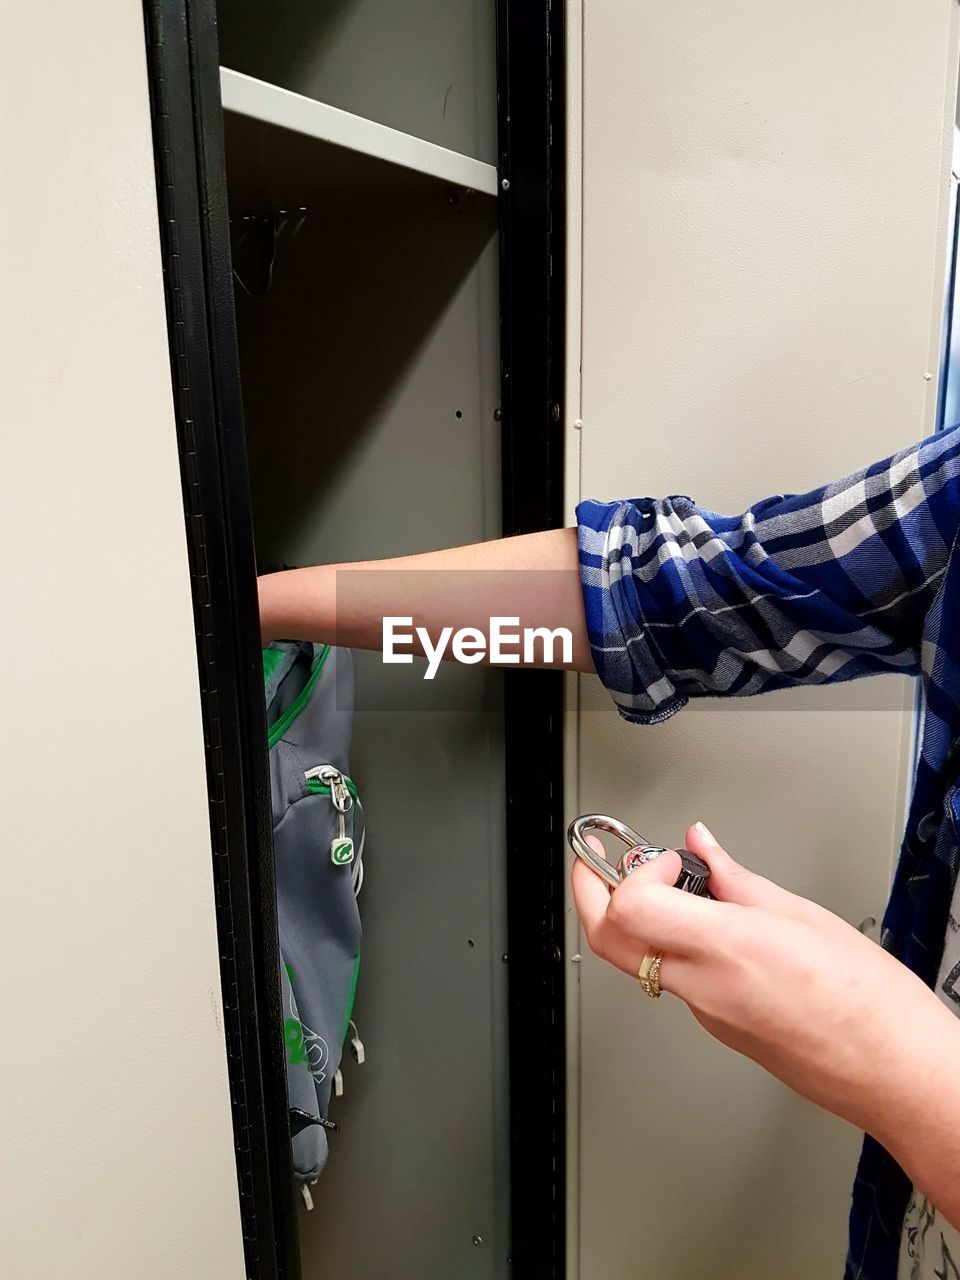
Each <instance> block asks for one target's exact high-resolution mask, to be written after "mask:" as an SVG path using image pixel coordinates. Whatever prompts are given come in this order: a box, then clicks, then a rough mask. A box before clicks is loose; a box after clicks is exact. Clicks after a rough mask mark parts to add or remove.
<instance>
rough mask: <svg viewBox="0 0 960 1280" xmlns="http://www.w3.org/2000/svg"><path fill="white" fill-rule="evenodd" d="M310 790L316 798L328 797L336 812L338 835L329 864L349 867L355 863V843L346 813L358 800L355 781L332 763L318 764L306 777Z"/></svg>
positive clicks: (331, 844)
mask: <svg viewBox="0 0 960 1280" xmlns="http://www.w3.org/2000/svg"><path fill="white" fill-rule="evenodd" d="M304 777H305V778H306V781H307V790H308V791H310V792H311V793H312V794H313V795H317V796H329V797H330V799H331V800H332V801H333V807H334V809H336V811H337V834H336V836H334V838H333V840H332V841H331V843H330V861H331V862H332V863H333V864H334V865H335V866H338V867H346V866H349V865H350V863H351V862H353V855H354V848H353V840H352V839H351V838H350V836H348V835H347V814H348V813H349V812H350V810H351V809H352V808H353V806H354V803H355V802H358V801H359V796H358V795H357V788H356V785H355V784H354V782H353V779H352V778H348V777H347V776H346V774H344V773H341V771H340V770H339V769H338V768H336V766H335V765H332V764H318V765H317V766H316V768H315V769H308V770H307V772H306V774H305V775H304Z"/></svg>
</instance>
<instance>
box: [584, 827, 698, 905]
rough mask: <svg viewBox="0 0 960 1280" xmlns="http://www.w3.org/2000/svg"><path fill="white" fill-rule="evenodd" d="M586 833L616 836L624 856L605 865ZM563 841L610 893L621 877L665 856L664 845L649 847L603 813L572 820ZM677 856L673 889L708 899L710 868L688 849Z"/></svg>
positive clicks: (639, 837)
mask: <svg viewBox="0 0 960 1280" xmlns="http://www.w3.org/2000/svg"><path fill="white" fill-rule="evenodd" d="M588 831H606V832H607V833H608V834H610V835H612V836H616V838H617V839H618V840H620V841H622V842H623V843H624V844H625V845H626V846H627V848H626V852H625V853H624V854H623V855H622V856H621V857H620V858H619V860H618V861H617V863H616V864H614V863H611V862H608V861H607V859H606V858H605V857H604V856H603V854H602V853H600V852H598V851H597V850H596V849H594V848H592V847H591V846H590V845H589V844H588V843H587V840H586V834H587V832H588ZM567 840H568V841H569V842H570V847H571V848H572V849H573V851H574V853H575V854H576V855H577V857H578V858H579V859H580V860H581V861H582V862H585V863H586V864H587V866H588V867H589V868H590V870H591V871H594V872H596V874H597V875H598V876H600V877H601V878H602V879H604V880H606V882H607V884H609V885H610V886H611V888H614V889H615V888H616V887H617V885H618V884H620V883H621V882H622V881H623V879H624V877H625V876H628V875H630V874H631V873H632V872H634V871H636V870H637V868H638V867H641V866H643V864H644V863H645V862H650V861H651V860H652V859H653V858H656V857H659V856H660V854H661V853H666V852H667V847H666V846H665V845H659V844H650V842H649V841H648V840H646V839H645V838H644V837H643V836H641V835H639V834H638V833H637V832H636V831H634V830H633V828H632V827H628V826H627V824H626V823H625V822H621V821H620V820H619V818H611V817H609V816H608V815H607V814H604V813H588V814H584V815H583V816H582V817H580V818H574V820H573V822H571V823H570V826H569V827H568V828H567ZM677 853H678V854H679V855H680V862H681V868H682V869H681V871H680V876H679V879H678V880H677V881H676V884H675V888H677V889H682V890H683V891H684V892H685V893H695V894H696V895H697V896H698V897H701V898H709V897H711V896H712V895H711V893H710V890H709V889H708V888H707V881H708V880H709V878H710V868H709V867H708V866H707V864H706V863H705V862H704V861H703V859H702V858H698V857H697V855H696V854H695V853H691V852H690V850H689V849H678V850H677Z"/></svg>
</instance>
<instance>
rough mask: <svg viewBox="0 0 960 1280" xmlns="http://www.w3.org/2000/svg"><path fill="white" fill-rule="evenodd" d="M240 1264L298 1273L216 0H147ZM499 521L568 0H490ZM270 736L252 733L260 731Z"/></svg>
mask: <svg viewBox="0 0 960 1280" xmlns="http://www.w3.org/2000/svg"><path fill="white" fill-rule="evenodd" d="M143 7H144V16H145V31H146V50H147V65H148V75H149V82H150V95H151V112H152V118H153V130H154V152H155V163H156V170H157V192H158V206H159V213H160V217H159V229H160V239H161V251H162V258H163V264H164V285H165V295H166V303H167V317H168V331H169V339H170V354H171V373H172V381H173V389H174V399H175V406H176V418H177V431H178V439H179V446H180V459H181V473H182V482H183V495H184V512H185V519H186V524H187V532H188V543H189V549H190V567H191V580H192V585H193V596H194V614H195V624H196V631H197V653H198V664H199V682H200V697H201V704H202V711H203V721H204V729H205V745H206V758H207V780H208V790H209V797H210V816H211V833H212V840H213V851H214V854H213V862H214V868H213V870H214V880H215V886H216V904H217V927H218V934H219V940H220V954H221V980H222V984H223V996H224V1019H225V1027H224V1032H225V1038H226V1044H227V1055H228V1065H229V1071H230V1081H231V1106H232V1111H233V1121H234V1143H235V1150H236V1157H237V1170H238V1189H239V1196H240V1209H241V1220H242V1226H243V1236H244V1250H245V1258H246V1272H247V1275H248V1277H250V1278H251V1280H298V1277H299V1276H300V1261H299V1247H298V1237H297V1222H296V1214H295V1207H294V1206H295V1201H294V1194H293V1182H292V1176H291V1149H290V1135H289V1130H288V1119H287V1105H286V1072H285V1065H284V1059H283V1041H282V1036H281V1035H280V1031H279V1028H280V1026H281V1025H282V1012H281V1003H280V986H279V952H278V947H277V921H276V900H275V889H274V862H273V843H272V830H271V823H270V813H271V809H270V783H269V769H268V757H267V750H266V720H265V712H264V706H263V692H262V690H263V685H262V672H261V658H260V637H259V628H258V625H257V595H256V567H255V556H254V546H253V525H252V512H251V504H250V491H249V479H248V471H247V459H246V446H245V439H244V428H243V412H242V400H241V390H240V371H239V361H238V351H237V340H236V327H235V316H234V301H233V287H232V271H231V259H230V241H229V217H228V212H227V187H226V169H225V159H224V145H223V120H222V106H221V101H220V82H219V65H218V46H217V35H216V25H217V23H216V10H215V4H214V0H143ZM497 79H498V87H497V103H498V134H499V144H498V148H499V164H500V175H501V194H500V202H499V203H500V212H499V219H500V249H501V270H500V289H501V397H502V398H501V413H502V425H503V527H504V532H505V533H510V534H513V533H523V532H528V531H533V530H537V529H542V528H548V527H556V526H558V525H559V524H561V523H562V519H563V491H562V485H563V439H562V428H561V425H560V424H561V423H562V421H563V414H562V393H563V351H564V342H563V316H564V279H563V264H564V251H563V235H564V219H563V193H564V74H563V5H562V3H560V2H559V0H542V3H541V4H531V3H529V2H527V3H524V0H497ZM505 685H506V691H505V713H506V716H505V724H506V743H505V746H506V762H507V765H506V792H507V867H508V870H507V910H508V937H509V962H510V970H509V973H510V978H509V1054H510V1090H511V1103H510V1112H511V1117H510V1161H511V1188H510V1193H511V1218H512V1231H511V1245H512V1249H511V1259H512V1263H513V1273H514V1275H516V1276H518V1277H521V1278H522V1280H541V1278H543V1280H548V1278H549V1280H562V1277H563V1274H564V1240H565V1222H564V1203H565V1161H564V1152H565V1115H564V1105H565V1032H564V962H563V902H564V883H563V881H564V871H563V868H564V856H563V794H562V786H563V741H562V734H563V678H562V676H561V675H560V673H542V674H533V673H527V674H523V673H514V672H508V673H507V674H506V681H505ZM257 744H262V745H257Z"/></svg>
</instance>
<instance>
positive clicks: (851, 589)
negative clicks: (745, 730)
mask: <svg viewBox="0 0 960 1280" xmlns="http://www.w3.org/2000/svg"><path fill="white" fill-rule="evenodd" d="M958 476H960V428H958V427H955V428H952V429H951V430H950V431H945V432H942V433H940V434H938V435H936V436H933V437H931V438H930V439H928V440H925V441H922V442H921V443H920V444H917V445H914V446H912V447H911V448H910V449H906V450H904V451H903V452H901V453H898V454H895V455H894V456H893V457H891V458H887V459H885V460H884V461H883V462H879V463H875V464H874V465H873V466H871V467H867V468H865V469H864V470H862V471H859V472H857V473H855V474H854V475H852V476H848V477H847V478H846V479H845V480H842V481H840V482H839V483H836V484H832V485H827V486H825V487H824V488H821V489H816V490H814V491H813V492H811V493H808V494H804V495H778V496H776V497H773V498H768V499H766V500H765V501H763V502H759V503H757V504H756V505H755V506H752V507H750V508H749V509H748V510H747V511H745V512H744V513H743V514H742V515H738V516H724V515H719V514H717V513H716V512H713V511H709V510H706V509H704V508H701V507H698V506H697V505H696V503H695V502H694V501H693V500H692V499H691V498H688V497H682V496H675V497H669V498H662V499H654V498H634V499H629V500H627V501H622V502H610V503H605V502H596V501H586V502H582V503H581V504H580V505H579V506H578V508H577V521H578V525H579V547H580V573H581V580H582V584H583V595H584V605H585V612H586V621H587V631H588V635H589V639H590V645H591V649H592V652H593V659H594V664H595V666H596V669H597V673H598V675H599V676H600V678H601V680H602V681H603V683H604V684H605V685H606V686H607V688H608V689H609V691H610V693H611V694H612V696H613V699H614V701H615V702H616V704H617V707H618V709H619V711H620V713H621V714H622V715H623V716H624V717H626V718H627V719H629V720H636V721H639V722H642V723H647V724H655V723H657V722H659V721H661V720H665V719H667V718H668V717H669V716H671V715H673V714H674V713H675V712H676V711H678V710H679V709H680V708H681V707H682V706H683V705H684V704H685V703H686V701H687V700H688V699H689V698H690V697H695V696H710V695H713V696H718V695H723V696H732V697H743V696H747V695H750V694H755V693H762V692H765V691H767V690H771V689H781V688H785V687H788V686H791V685H803V684H825V683H830V682H833V681H841V680H853V679H856V678H858V677H860V676H865V675H871V674H874V673H877V672H882V671H898V672H901V673H908V674H916V673H917V672H918V671H919V670H920V663H921V652H920V651H921V643H922V636H923V628H924V621H925V619H926V616H927V614H928V612H929V611H930V609H931V607H932V606H933V604H934V601H935V600H936V597H937V592H938V590H939V588H940V584H941V582H942V580H943V577H944V574H945V572H946V569H947V565H948V561H949V558H950V554H951V551H952V549H953V545H954V541H955V539H956V535H957V527H958V522H960V510H958V497H960V480H958Z"/></svg>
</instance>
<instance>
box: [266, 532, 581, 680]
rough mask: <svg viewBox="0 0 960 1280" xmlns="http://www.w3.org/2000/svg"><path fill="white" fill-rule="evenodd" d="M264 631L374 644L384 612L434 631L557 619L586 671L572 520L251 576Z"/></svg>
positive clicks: (552, 624)
mask: <svg viewBox="0 0 960 1280" xmlns="http://www.w3.org/2000/svg"><path fill="white" fill-rule="evenodd" d="M259 590H260V618H261V626H262V629H263V636H264V639H265V640H271V639H279V638H283V639H303V640H317V641H324V642H328V643H336V644H340V645H344V646H346V647H349V648H356V649H380V647H381V644H382V639H383V619H384V618H385V617H398V616H402V617H410V618H412V619H413V626H415V627H416V626H420V627H423V628H425V629H426V630H427V632H428V633H429V635H430V636H431V639H433V640H435V639H436V637H437V636H438V635H439V633H440V631H441V630H442V628H444V627H452V628H453V629H454V630H459V629H460V628H463V627H476V628H477V629H478V630H479V631H482V632H483V633H484V634H487V632H488V630H489V624H490V619H491V618H492V617H509V618H517V619H518V620H519V626H520V627H521V628H525V627H531V628H532V627H544V628H548V629H550V630H555V629H557V628H560V627H565V628H566V629H567V630H569V631H570V633H571V636H572V639H573V648H572V661H571V662H570V663H569V664H568V665H569V666H571V667H572V668H573V669H574V670H578V671H592V670H593V662H592V659H591V657H590V646H589V643H588V641H587V635H586V625H585V622H584V616H583V598H582V595H581V591H580V575H579V568H578V559H577V537H576V530H575V529H551V530H547V531H545V532H543V533H532V534H527V535H524V536H522V537H518V538H504V539H500V540H499V541H495V542H480V543H476V544H474V545H472V546H466V547H453V548H451V549H449V550H444V551H430V552H427V553H426V554H424V555H418V556H401V557H397V558H395V559H389V560H373V561H366V562H359V563H354V564H341V565H318V566H317V567H315V568H309V569H293V570H290V571H289V572H286V573H275V574H269V575H268V576H266V577H263V578H261V579H260V583H259Z"/></svg>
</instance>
